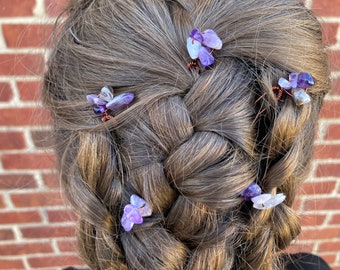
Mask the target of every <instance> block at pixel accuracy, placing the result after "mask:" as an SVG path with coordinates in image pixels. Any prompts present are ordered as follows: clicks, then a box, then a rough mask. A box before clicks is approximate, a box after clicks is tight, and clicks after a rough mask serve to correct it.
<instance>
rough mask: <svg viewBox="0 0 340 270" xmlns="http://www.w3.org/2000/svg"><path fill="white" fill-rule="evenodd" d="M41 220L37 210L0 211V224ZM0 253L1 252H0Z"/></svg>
mask: <svg viewBox="0 0 340 270" xmlns="http://www.w3.org/2000/svg"><path fill="white" fill-rule="evenodd" d="M36 222H41V216H40V214H39V212H37V211H25V212H19V211H17V210H16V211H15V212H6V213H0V224H19V223H36ZM0 254H1V252H0Z"/></svg>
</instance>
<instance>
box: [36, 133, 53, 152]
mask: <svg viewBox="0 0 340 270" xmlns="http://www.w3.org/2000/svg"><path fill="white" fill-rule="evenodd" d="M31 135H32V140H33V143H34V146H35V147H37V148H52V146H53V145H54V142H53V135H52V132H51V131H48V130H37V131H32V132H31Z"/></svg>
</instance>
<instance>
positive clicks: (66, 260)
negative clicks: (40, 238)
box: [28, 255, 84, 268]
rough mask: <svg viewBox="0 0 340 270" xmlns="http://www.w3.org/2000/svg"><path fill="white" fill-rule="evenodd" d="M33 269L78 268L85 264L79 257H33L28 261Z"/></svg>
mask: <svg viewBox="0 0 340 270" xmlns="http://www.w3.org/2000/svg"><path fill="white" fill-rule="evenodd" d="M28 263H29V264H30V266H31V267H37V268H41V267H57V266H59V267H65V266H70V265H72V266H78V265H83V264H84V263H83V262H82V261H81V260H80V258H78V257H77V256H70V255H69V256H66V255H55V256H48V257H42V256H39V257H33V258H29V259H28Z"/></svg>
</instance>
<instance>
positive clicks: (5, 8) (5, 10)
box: [0, 0, 35, 17]
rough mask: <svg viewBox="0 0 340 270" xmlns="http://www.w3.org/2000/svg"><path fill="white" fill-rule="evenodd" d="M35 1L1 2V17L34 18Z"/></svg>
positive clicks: (6, 0)
mask: <svg viewBox="0 0 340 270" xmlns="http://www.w3.org/2000/svg"><path fill="white" fill-rule="evenodd" d="M34 7H35V0H0V17H19V16H32V15H33V10H34Z"/></svg>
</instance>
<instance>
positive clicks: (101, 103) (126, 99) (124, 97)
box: [86, 86, 135, 122]
mask: <svg viewBox="0 0 340 270" xmlns="http://www.w3.org/2000/svg"><path fill="white" fill-rule="evenodd" d="M86 98H87V101H88V102H89V103H91V104H93V105H95V106H94V107H93V111H94V112H95V114H102V115H104V116H103V117H102V122H106V121H108V120H110V119H111V118H112V116H111V115H110V114H109V113H117V112H118V111H120V110H121V109H123V108H124V107H126V106H127V105H129V104H130V103H131V102H132V101H133V99H134V98H135V95H134V94H133V93H130V92H127V93H123V94H119V95H117V96H114V95H113V94H112V92H111V91H110V89H109V88H108V87H107V86H104V87H103V88H102V89H101V91H100V94H99V95H95V94H91V95H87V96H86Z"/></svg>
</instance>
